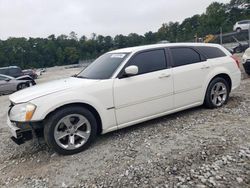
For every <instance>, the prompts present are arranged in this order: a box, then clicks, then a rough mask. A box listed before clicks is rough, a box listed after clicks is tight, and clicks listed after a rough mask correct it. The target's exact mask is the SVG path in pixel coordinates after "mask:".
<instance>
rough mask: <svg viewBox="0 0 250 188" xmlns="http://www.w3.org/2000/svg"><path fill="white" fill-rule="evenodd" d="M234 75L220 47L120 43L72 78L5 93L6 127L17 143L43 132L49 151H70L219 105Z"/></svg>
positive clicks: (235, 65) (234, 66) (237, 76)
mask: <svg viewBox="0 0 250 188" xmlns="http://www.w3.org/2000/svg"><path fill="white" fill-rule="evenodd" d="M240 80H241V72H240V69H239V62H238V61H236V60H235V59H234V58H233V57H232V55H231V54H230V53H229V52H228V51H227V50H226V49H225V48H223V47H222V46H220V45H216V44H202V43H200V44H199V43H176V44H174V43H169V44H156V45H147V46H138V47H132V48H125V49H120V50H115V51H111V52H108V53H106V54H104V55H102V56H101V57H99V58H98V59H97V60H95V61H94V62H93V63H92V64H91V65H89V66H88V67H87V68H86V69H85V70H83V71H82V72H80V73H79V74H78V75H77V76H75V77H71V78H67V79H61V80H58V81H53V82H49V83H45V84H41V85H38V86H35V87H32V88H29V89H26V90H24V91H20V92H18V93H16V94H13V95H11V96H10V103H11V106H10V109H9V112H8V125H9V127H10V130H11V133H12V135H13V137H12V139H13V140H14V141H15V142H17V143H19V144H20V143H23V142H24V141H26V140H28V139H30V138H32V135H34V134H35V135H43V136H44V138H45V141H46V143H47V144H48V145H49V146H50V147H51V148H53V149H54V150H55V151H56V152H58V153H60V154H65V155H67V154H74V153H78V152H80V151H83V150H84V149H86V148H87V147H88V146H89V145H90V144H91V143H92V142H93V140H94V139H95V138H96V136H97V135H98V134H104V133H107V132H111V131H115V130H117V129H121V128H124V127H128V126H131V125H134V124H137V123H140V122H144V121H147V120H150V119H153V118H157V117H160V116H164V115H167V114H171V113H174V112H178V111H181V110H184V109H188V108H192V107H195V106H199V105H202V104H205V106H207V107H208V108H217V107H221V106H222V105H224V104H226V102H227V101H228V97H229V94H230V92H231V91H232V90H234V89H235V88H237V87H238V86H239V85H240ZM40 133H42V134H40Z"/></svg>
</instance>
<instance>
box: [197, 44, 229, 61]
mask: <svg viewBox="0 0 250 188" xmlns="http://www.w3.org/2000/svg"><path fill="white" fill-rule="evenodd" d="M196 48H197V49H198V50H199V51H200V52H202V53H203V54H204V55H205V56H206V58H208V59H213V58H218V57H224V56H226V54H225V53H224V52H223V51H221V50H220V49H219V48H216V47H207V46H199V47H196Z"/></svg>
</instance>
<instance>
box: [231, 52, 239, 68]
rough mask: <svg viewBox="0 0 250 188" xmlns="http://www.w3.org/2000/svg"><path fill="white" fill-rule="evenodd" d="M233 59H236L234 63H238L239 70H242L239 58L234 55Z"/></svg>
mask: <svg viewBox="0 0 250 188" xmlns="http://www.w3.org/2000/svg"><path fill="white" fill-rule="evenodd" d="M231 57H232V58H233V59H234V62H235V63H236V65H237V66H238V68H240V60H239V58H238V57H237V56H236V55H232V56H231Z"/></svg>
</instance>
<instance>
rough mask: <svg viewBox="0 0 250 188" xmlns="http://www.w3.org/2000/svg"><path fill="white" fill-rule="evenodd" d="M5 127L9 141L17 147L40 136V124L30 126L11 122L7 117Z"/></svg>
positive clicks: (24, 123)
mask: <svg viewBox="0 0 250 188" xmlns="http://www.w3.org/2000/svg"><path fill="white" fill-rule="evenodd" d="M7 125H8V127H9V130H10V132H11V140H13V141H14V142H15V143H16V144H18V145H21V144H23V143H25V142H26V141H28V140H31V139H33V138H35V137H38V136H40V135H41V134H40V133H41V132H42V131H40V130H41V128H42V126H41V124H40V123H36V124H32V123H28V122H27V123H26V122H22V123H21V122H12V121H10V119H9V117H7ZM38 130H39V131H38Z"/></svg>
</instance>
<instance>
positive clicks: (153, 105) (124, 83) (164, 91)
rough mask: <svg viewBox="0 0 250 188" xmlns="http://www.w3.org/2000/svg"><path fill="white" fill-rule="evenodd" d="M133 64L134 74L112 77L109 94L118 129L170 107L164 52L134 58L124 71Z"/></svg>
mask: <svg viewBox="0 0 250 188" xmlns="http://www.w3.org/2000/svg"><path fill="white" fill-rule="evenodd" d="M130 65H135V66H137V67H138V70H139V72H138V74H137V75H134V76H131V77H121V78H116V79H115V81H114V87H113V90H114V91H113V93H114V104H115V109H116V110H115V111H116V118H117V124H118V127H119V128H122V127H126V126H129V125H130V124H133V123H134V122H138V121H140V120H145V119H147V118H150V117H153V116H155V115H157V114H160V113H164V112H166V111H168V110H170V109H172V108H173V78H172V70H171V69H167V63H166V55H165V50H164V49H157V50H151V51H144V52H140V53H138V54H136V55H134V56H133V57H132V58H131V60H130V61H129V62H128V63H127V65H125V68H126V67H128V66H130Z"/></svg>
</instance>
